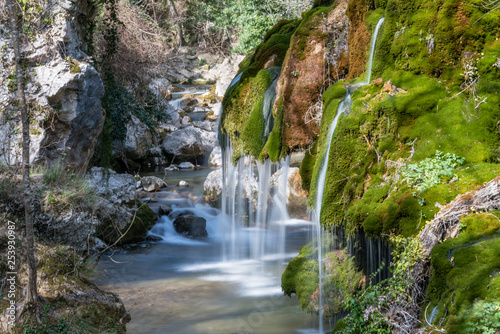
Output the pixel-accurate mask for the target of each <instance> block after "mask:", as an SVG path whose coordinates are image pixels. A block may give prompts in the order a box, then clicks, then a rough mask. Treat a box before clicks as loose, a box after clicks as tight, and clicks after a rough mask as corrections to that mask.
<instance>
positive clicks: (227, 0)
mask: <svg viewBox="0 0 500 334" xmlns="http://www.w3.org/2000/svg"><path fill="white" fill-rule="evenodd" d="M185 6H186V15H185V17H186V18H185V21H184V29H185V31H186V39H187V40H188V43H190V44H194V43H198V44H200V46H204V47H207V48H208V49H211V50H213V51H222V52H224V51H226V50H227V48H228V47H229V45H230V44H231V42H233V40H236V42H237V43H238V47H236V48H235V49H233V50H232V51H233V52H234V51H238V52H242V53H248V52H249V51H250V50H251V49H253V48H254V47H256V46H257V45H258V44H259V43H260V42H261V41H262V39H263V38H264V36H265V34H266V32H267V31H268V30H269V29H270V28H271V27H272V26H273V25H274V24H276V23H277V22H278V21H279V20H280V19H288V18H296V17H299V16H300V14H301V13H302V11H304V10H307V9H309V7H310V6H311V1H310V0H300V1H296V2H294V3H293V4H290V2H289V1H283V0H256V1H243V0H205V1H195V0H189V1H187V2H186V4H185Z"/></svg>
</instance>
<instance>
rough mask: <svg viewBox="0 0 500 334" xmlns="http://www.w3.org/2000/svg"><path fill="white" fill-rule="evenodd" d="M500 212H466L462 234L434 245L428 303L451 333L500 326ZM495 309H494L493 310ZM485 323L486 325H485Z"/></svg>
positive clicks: (436, 321) (493, 328)
mask: <svg viewBox="0 0 500 334" xmlns="http://www.w3.org/2000/svg"><path fill="white" fill-rule="evenodd" d="M497 217H498V212H493V213H477V214H472V215H468V216H466V217H463V218H462V220H461V226H462V233H461V234H460V235H459V236H458V237H457V238H454V239H448V240H447V241H445V242H443V243H441V244H439V245H437V246H436V247H434V249H433V251H432V255H431V264H432V271H431V279H430V284H429V288H428V294H427V299H428V302H427V303H428V304H429V308H430V309H433V308H434V307H437V309H436V310H437V314H436V317H435V319H434V321H435V323H443V325H444V326H445V328H446V332H447V333H472V332H474V331H471V330H474V328H475V329H479V328H483V329H484V330H485V332H486V330H491V331H492V332H493V331H494V330H499V329H500V327H498V319H497V318H495V316H496V315H498V309H499V307H500V238H499V237H500V222H499V220H498V218H497ZM490 308H491V310H490ZM480 326H482V327H480Z"/></svg>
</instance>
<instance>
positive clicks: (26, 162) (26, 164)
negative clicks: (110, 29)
mask: <svg viewBox="0 0 500 334" xmlns="http://www.w3.org/2000/svg"><path fill="white" fill-rule="evenodd" d="M7 7H8V8H9V15H10V23H11V29H12V34H11V36H12V38H11V39H12V45H13V47H14V54H15V59H16V80H17V97H18V99H19V109H20V111H21V120H22V132H23V143H22V147H23V154H22V159H23V161H22V163H23V186H24V208H25V223H26V251H27V257H28V287H27V290H28V291H27V296H26V298H27V299H26V301H27V303H28V304H33V303H35V304H36V302H37V290H36V259H35V241H34V234H33V209H32V208H33V206H32V194H31V187H30V153H29V152H30V132H29V125H30V120H29V115H28V110H27V106H26V96H25V94H24V73H23V72H24V71H23V67H22V54H21V36H20V34H19V24H18V10H17V8H18V4H17V2H16V1H15V0H7Z"/></svg>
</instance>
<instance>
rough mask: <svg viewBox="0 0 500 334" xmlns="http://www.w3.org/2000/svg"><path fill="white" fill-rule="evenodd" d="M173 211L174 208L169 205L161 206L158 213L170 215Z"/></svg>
mask: <svg viewBox="0 0 500 334" xmlns="http://www.w3.org/2000/svg"><path fill="white" fill-rule="evenodd" d="M171 213H172V208H171V207H169V206H160V207H159V208H158V215H159V216H168V215H169V214H171Z"/></svg>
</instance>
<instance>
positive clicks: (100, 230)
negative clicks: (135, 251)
mask: <svg viewBox="0 0 500 334" xmlns="http://www.w3.org/2000/svg"><path fill="white" fill-rule="evenodd" d="M134 214H135V217H134V219H133V221H132V222H130V223H129V224H127V225H126V226H125V227H124V228H123V229H121V231H120V232H118V231H116V228H115V224H114V223H113V222H111V221H104V222H103V223H101V224H100V225H99V226H98V227H97V231H96V235H97V237H98V238H100V239H101V240H103V241H104V242H105V243H107V244H110V245H112V244H114V243H115V242H117V241H118V240H119V241H118V245H124V244H128V243H133V242H139V241H143V240H144V238H145V237H146V234H147V233H148V231H149V230H150V229H151V227H152V226H153V224H154V223H155V221H156V214H155V213H154V211H153V210H151V208H150V207H149V206H147V205H146V204H142V203H140V202H139V203H138V209H136V211H135V213H134ZM123 233H125V235H123V236H122V234H123Z"/></svg>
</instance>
